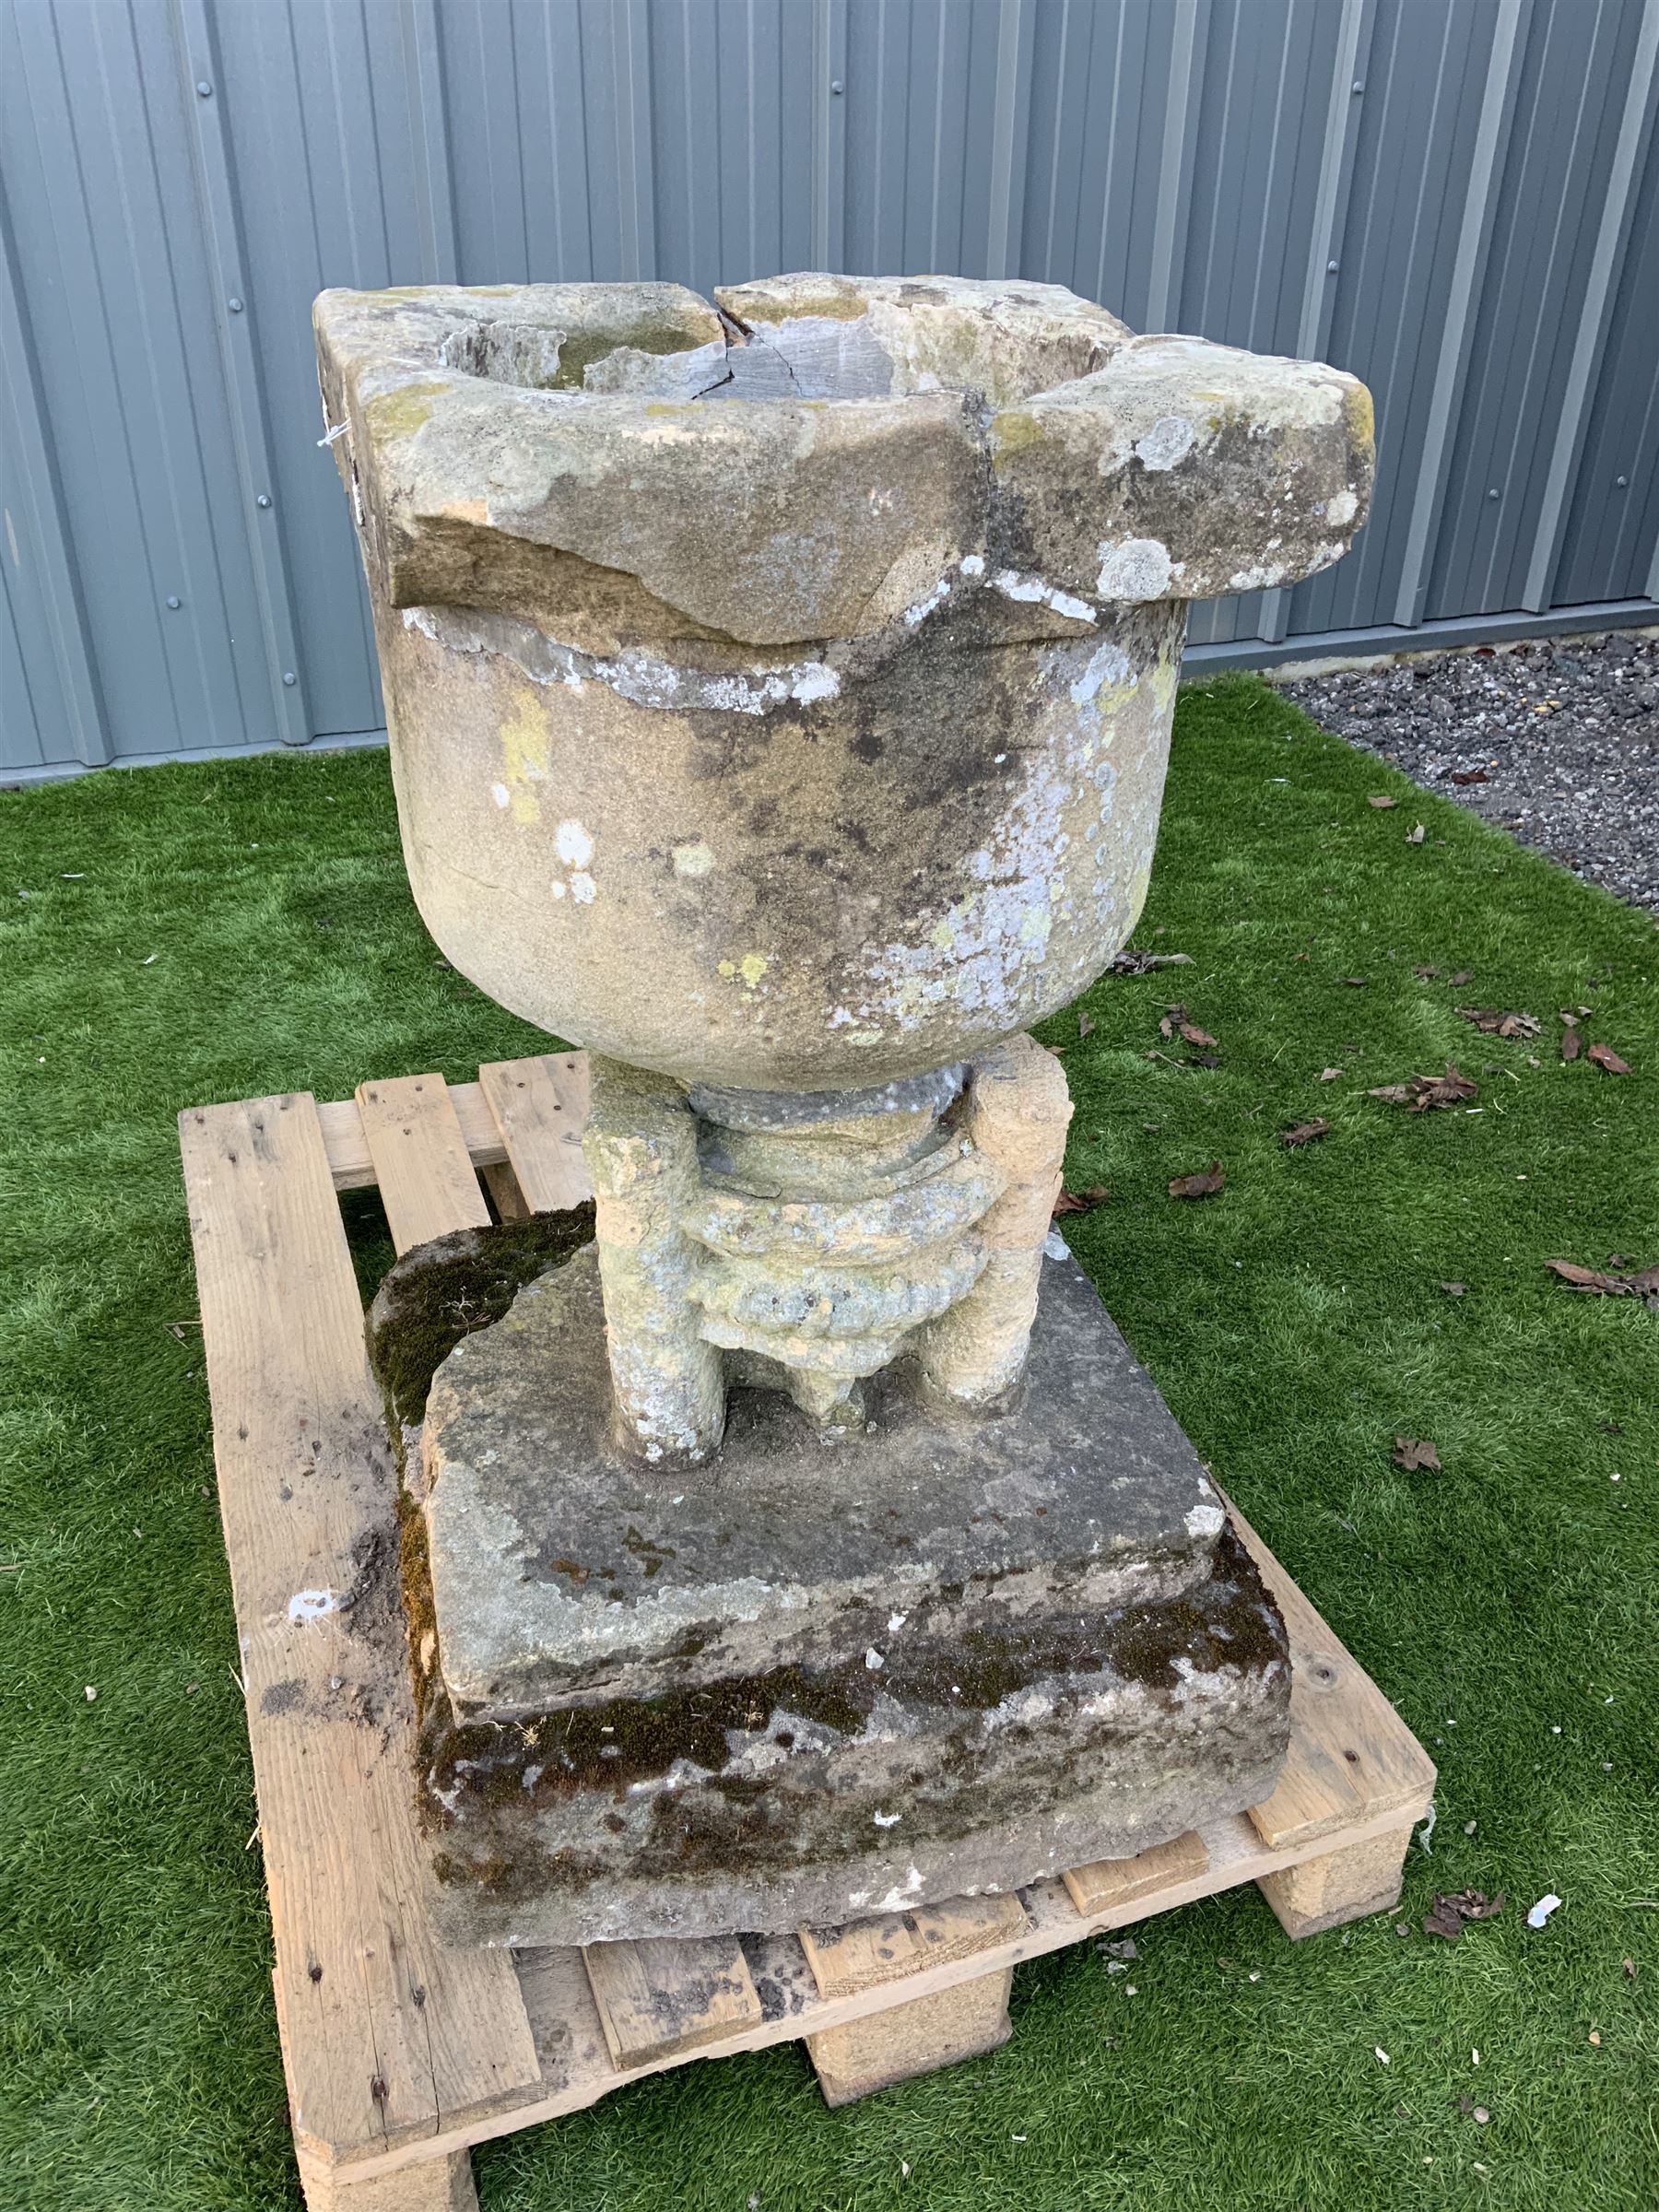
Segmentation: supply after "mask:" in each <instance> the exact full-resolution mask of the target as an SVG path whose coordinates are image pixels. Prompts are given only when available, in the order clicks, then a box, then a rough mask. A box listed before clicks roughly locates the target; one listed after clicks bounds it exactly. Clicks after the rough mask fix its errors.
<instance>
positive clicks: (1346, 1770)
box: [1227, 1499, 1435, 1851]
mask: <svg viewBox="0 0 1659 2212" xmlns="http://www.w3.org/2000/svg"><path fill="white" fill-rule="evenodd" d="M1227 1505H1228V1511H1229V1512H1230V1514H1231V1515H1232V1520H1233V1525H1234V1526H1235V1528H1237V1530H1238V1532H1239V1535H1241V1537H1242V1538H1243V1540H1244V1543H1245V1545H1246V1546H1247V1547H1248V1548H1249V1550H1250V1553H1251V1555H1252V1557H1253V1559H1254V1560H1255V1563H1256V1565H1257V1567H1258V1568H1259V1569H1260V1570H1261V1575H1262V1580H1263V1581H1264V1582H1265V1583H1266V1585H1267V1587H1268V1589H1269V1590H1270V1591H1271V1592H1272V1593H1273V1595H1274V1596H1275V1597H1276V1598H1277V1601H1278V1606H1279V1611H1280V1612H1281V1613H1282V1614H1283V1615H1284V1617H1285V1627H1286V1629H1287V1630H1288V1632H1289V1637H1290V1749H1289V1752H1288V1756H1287V1757H1286V1759H1285V1765H1284V1771H1283V1772H1282V1773H1281V1774H1280V1776H1279V1780H1278V1784H1277V1788H1276V1789H1275V1790H1274V1792H1273V1794H1272V1795H1271V1796H1270V1797H1267V1798H1265V1799H1264V1801H1263V1802H1262V1803H1261V1804H1260V1805H1258V1806H1252V1808H1251V1813H1250V1818H1251V1820H1252V1821H1253V1824H1254V1827H1255V1830H1256V1833H1257V1834H1258V1835H1259V1836H1260V1837H1261V1839H1262V1841H1263V1842H1264V1843H1266V1844H1268V1845H1269V1846H1271V1847H1272V1848H1273V1849H1275V1850H1279V1851H1283V1850H1289V1849H1294V1848H1299V1847H1300V1846H1301V1845H1303V1844H1306V1843H1310V1842H1312V1841H1314V1840H1315V1839H1316V1838H1317V1837H1320V1836H1328V1835H1331V1834H1333V1833H1334V1832H1335V1830H1337V1829H1340V1828H1344V1827H1348V1826H1352V1825H1354V1824H1356V1823H1367V1822H1374V1821H1375V1820H1376V1819H1377V1818H1379V1817H1380V1816H1381V1815H1382V1814H1385V1813H1391V1812H1393V1813H1403V1812H1406V1811H1409V1810H1411V1809H1413V1808H1414V1807H1417V1806H1427V1805H1428V1802H1429V1800H1430V1798H1431V1797H1432V1796H1433V1794H1434V1781H1435V1771H1434V1761H1433V1760H1432V1759H1430V1756H1429V1754H1428V1753H1427V1751H1425V1750H1424V1749H1423V1747H1422V1746H1421V1745H1420V1744H1419V1743H1418V1740H1417V1738H1416V1736H1414V1735H1412V1733H1411V1731H1410V1729H1409V1728H1407V1727H1406V1724H1405V1723H1404V1721H1402V1720H1401V1718H1400V1716H1399V1714H1398V1713H1397V1712H1395V1711H1394V1707H1393V1706H1392V1705H1391V1704H1390V1703H1389V1701H1388V1700H1387V1699H1386V1698H1385V1697H1384V1696H1383V1695H1382V1691H1381V1690H1380V1689H1379V1688H1377V1686H1376V1684H1375V1683H1374V1682H1373V1681H1372V1680H1371V1677H1370V1676H1369V1675H1368V1674H1367V1673H1366V1671H1365V1669H1364V1668H1363V1667H1362V1666H1361V1665H1359V1661H1358V1660H1357V1659H1356V1658H1355V1657H1354V1656H1353V1654H1352V1653H1350V1652H1349V1651H1348V1650H1347V1648H1346V1647H1345V1646H1344V1645H1343V1644H1342V1643H1341V1642H1340V1641H1339V1640H1338V1639H1337V1637H1336V1636H1335V1634H1334V1633H1333V1632H1332V1630H1330V1629H1328V1628H1327V1627H1326V1626H1325V1623H1324V1620H1322V1619H1321V1618H1320V1616H1319V1614H1318V1613H1317V1611H1316V1610H1315V1609H1314V1607H1313V1606H1312V1605H1311V1604H1310V1603H1309V1602H1308V1600H1307V1599H1306V1598H1305V1597H1304V1596H1303V1595H1302V1594H1301V1592H1300V1590H1299V1589H1298V1588H1297V1586H1296V1584H1295V1583H1293V1582H1292V1581H1291V1579H1290V1577H1289V1576H1288V1574H1287V1573H1286V1572H1285V1570H1284V1569H1283V1568H1282V1567H1281V1566H1280V1565H1279V1563H1278V1561H1277V1559H1275V1558H1274V1556H1273V1554H1272V1552H1270V1551H1269V1550H1268V1548H1267V1547H1266V1545H1265V1544H1264V1543H1263V1541H1262V1539H1261V1537H1260V1536H1258V1535H1256V1533H1255V1531H1254V1529H1253V1528H1252V1527H1251V1525H1250V1524H1249V1523H1248V1522H1247V1521H1246V1520H1245V1518H1244V1516H1243V1515H1242V1513H1241V1512H1240V1511H1239V1509H1238V1507H1237V1506H1236V1505H1234V1504H1233V1503H1232V1500H1230V1499H1229V1500H1228V1501H1227Z"/></svg>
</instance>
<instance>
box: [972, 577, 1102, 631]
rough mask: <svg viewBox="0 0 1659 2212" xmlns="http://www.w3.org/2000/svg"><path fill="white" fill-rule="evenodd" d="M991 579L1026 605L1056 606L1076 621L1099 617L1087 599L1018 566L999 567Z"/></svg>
mask: <svg viewBox="0 0 1659 2212" xmlns="http://www.w3.org/2000/svg"><path fill="white" fill-rule="evenodd" d="M991 583H992V588H993V589H994V590H995V591H999V592H1000V593H1001V594H1002V595H1003V597H1004V598H1005V599H1014V600H1018V602H1019V603H1020V604H1021V605H1022V606H1047V607H1052V608H1053V611H1054V613H1055V614H1057V615H1064V616H1065V617H1066V618H1067V620H1068V621H1072V622H1092V621H1093V620H1094V619H1095V611H1094V609H1093V607H1092V606H1089V604H1088V601H1087V600H1086V599H1079V598H1077V597H1076V596H1075V594H1072V593H1070V592H1063V591H1061V589H1060V588H1059V586H1058V585H1057V584H1053V583H1045V582H1043V581H1042V578H1041V576H1028V575H1026V574H1025V573H1024V572H1023V571H1021V570H1018V569H998V571H996V574H995V575H994V576H993V577H992V579H991Z"/></svg>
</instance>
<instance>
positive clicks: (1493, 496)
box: [1487, 484, 1503, 500]
mask: <svg viewBox="0 0 1659 2212" xmlns="http://www.w3.org/2000/svg"><path fill="white" fill-rule="evenodd" d="M1502 497H1503V494H1502V493H1501V492H1500V490H1499V488H1498V487H1497V485H1496V484H1494V485H1493V487H1492V488H1491V490H1490V491H1488V493H1487V498H1488V500H1500V499H1501V498H1502Z"/></svg>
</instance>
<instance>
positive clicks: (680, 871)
mask: <svg viewBox="0 0 1659 2212" xmlns="http://www.w3.org/2000/svg"><path fill="white" fill-rule="evenodd" d="M672 858H673V861H674V872H675V874H676V875H677V876H692V877H696V876H707V875H708V874H709V872H710V870H711V869H712V867H713V865H714V855H713V853H712V852H711V851H710V850H709V847H708V846H707V845H706V844H705V843H704V842H703V841H702V839H701V838H697V839H695V840H693V841H692V842H691V843H689V844H684V845H676V846H675V848H674V851H673V854H672Z"/></svg>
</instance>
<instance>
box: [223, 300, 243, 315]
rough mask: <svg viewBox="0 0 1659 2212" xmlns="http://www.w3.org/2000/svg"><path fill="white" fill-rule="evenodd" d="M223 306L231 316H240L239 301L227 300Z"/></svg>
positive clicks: (240, 305)
mask: <svg viewBox="0 0 1659 2212" xmlns="http://www.w3.org/2000/svg"><path fill="white" fill-rule="evenodd" d="M225 305H226V306H227V307H228V308H229V310H230V312H231V313H232V314H233V315H240V314H241V312H242V303H241V300H226V302H225Z"/></svg>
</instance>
